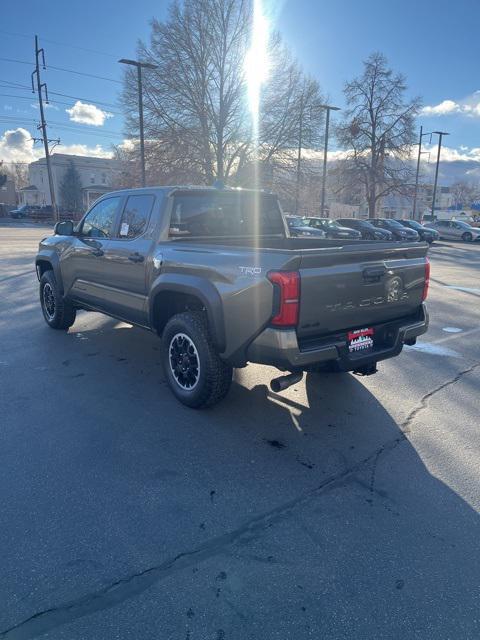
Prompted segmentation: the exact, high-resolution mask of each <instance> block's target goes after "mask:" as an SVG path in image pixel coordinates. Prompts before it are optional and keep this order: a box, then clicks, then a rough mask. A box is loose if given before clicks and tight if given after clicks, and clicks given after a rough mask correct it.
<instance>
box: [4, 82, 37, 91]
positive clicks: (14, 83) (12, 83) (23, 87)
mask: <svg viewBox="0 0 480 640" xmlns="http://www.w3.org/2000/svg"><path fill="white" fill-rule="evenodd" d="M0 82H1V83H2V84H6V85H10V86H12V87H15V88H17V87H18V88H19V89H28V91H31V90H32V87H29V86H28V85H27V84H19V83H18V82H12V81H11V80H0Z"/></svg>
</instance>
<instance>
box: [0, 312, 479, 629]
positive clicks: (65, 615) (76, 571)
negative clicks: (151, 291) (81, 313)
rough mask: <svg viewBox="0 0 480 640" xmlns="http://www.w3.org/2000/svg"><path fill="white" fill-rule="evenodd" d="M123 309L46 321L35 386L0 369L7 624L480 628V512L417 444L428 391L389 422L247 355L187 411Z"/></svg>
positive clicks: (351, 380) (319, 381) (355, 389)
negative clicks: (281, 389) (104, 315)
mask: <svg viewBox="0 0 480 640" xmlns="http://www.w3.org/2000/svg"><path fill="white" fill-rule="evenodd" d="M116 324H117V323H116V322H115V321H112V320H106V321H105V322H103V323H101V325H100V326H99V327H98V328H97V329H94V330H88V329H87V330H85V329H84V328H83V327H84V326H85V323H84V322H83V321H81V322H80V325H77V326H76V327H74V328H73V330H71V332H69V333H68V334H66V333H55V332H52V331H51V330H49V329H47V328H46V327H45V328H44V329H43V327H42V329H35V331H36V332H38V333H36V334H35V335H36V337H37V343H36V345H35V349H36V351H35V357H34V358H33V360H32V362H31V366H32V368H34V367H35V366H36V364H37V362H38V363H42V366H43V367H44V369H43V371H42V373H41V384H39V379H38V375H37V376H36V375H34V373H33V371H32V372H31V374H30V375H26V374H25V372H24V371H23V370H22V369H20V370H18V371H17V370H13V369H10V370H9V371H10V375H9V376H7V377H6V378H5V379H4V381H3V383H2V394H4V395H3V397H4V399H5V398H8V406H7V405H6V406H7V409H6V411H5V413H4V426H3V429H2V432H1V440H2V442H1V446H0V485H1V486H2V500H3V504H4V509H3V518H2V520H3V524H2V529H1V530H0V548H2V549H3V550H4V557H5V558H6V561H5V563H4V570H3V579H2V583H3V585H4V586H3V587H2V592H1V593H0V596H1V599H2V602H3V607H2V609H3V611H2V614H1V618H2V622H1V625H0V637H3V638H6V639H9V640H12V639H14V638H15V639H18V638H33V637H37V636H38V635H40V634H41V633H45V632H47V631H49V632H50V634H49V636H48V637H49V638H56V637H57V636H56V633H57V632H58V633H60V632H61V629H62V627H63V625H65V624H69V625H70V627H69V634H70V636H69V637H72V638H73V637H94V636H95V632H94V631H92V629H95V624H96V622H95V621H96V620H97V618H98V617H99V616H101V618H102V621H103V622H102V624H106V625H107V627H108V630H109V631H108V633H109V635H110V637H116V634H123V637H127V636H128V637H142V640H147V639H150V638H151V639H152V640H153V639H154V638H158V637H179V638H180V637H181V638H183V637H185V634H186V633H187V632H188V631H191V633H192V636H191V637H192V638H194V637H199V638H209V637H215V635H214V634H215V633H216V632H217V631H218V629H221V630H223V632H224V636H222V637H225V638H226V639H229V640H230V639H237V638H238V639H239V640H240V639H241V640H244V639H245V638H252V639H253V638H260V637H261V638H265V639H268V638H272V639H273V638H283V637H290V636H288V635H286V630H287V629H288V628H289V625H292V622H293V627H292V628H294V629H295V631H294V636H291V637H295V638H296V639H303V638H310V637H328V638H352V639H353V638H355V639H356V640H357V639H363V638H365V640H367V639H369V640H370V639H371V638H382V639H384V638H392V639H397V638H421V639H422V640H423V639H426V638H435V640H438V639H443V638H445V639H447V638H455V639H456V640H458V639H463V638H465V639H467V638H475V637H479V635H480V629H479V619H478V604H479V591H478V585H479V583H480V557H479V554H478V540H479V539H480V527H479V519H478V514H477V513H476V511H475V510H474V509H472V508H471V507H470V505H469V504H467V502H465V501H464V500H463V499H462V498H461V497H460V496H459V495H457V494H456V493H455V492H454V491H453V490H451V489H450V488H449V487H448V486H447V485H446V484H444V483H443V482H442V481H440V480H439V479H437V478H436V477H435V476H434V475H432V474H431V473H430V471H429V469H428V466H427V465H426V464H425V462H424V461H423V460H422V458H421V457H420V456H419V455H418V453H417V451H416V450H415V448H414V447H413V446H412V444H411V443H410V441H409V433H410V431H411V430H412V429H415V430H419V429H421V428H422V420H423V419H424V415H425V407H426V406H427V402H433V401H434V395H433V396H432V395H429V396H428V398H427V397H424V398H422V399H419V400H415V401H414V400H412V399H410V398H399V402H405V403H412V405H413V402H416V404H415V405H414V406H412V407H411V411H410V414H409V416H408V417H407V419H406V420H405V422H404V424H402V425H398V424H397V423H396V422H395V420H394V419H393V418H392V417H391V415H390V414H389V413H388V412H387V411H386V410H385V408H384V407H383V406H382V404H381V402H380V401H379V400H378V399H377V398H375V397H374V396H373V395H372V394H371V393H370V391H369V390H368V388H367V386H366V385H365V384H364V383H363V382H362V381H361V380H359V379H357V378H355V377H353V376H351V375H349V374H344V375H318V374H308V375H307V376H306V378H305V382H304V383H302V384H299V385H296V386H295V387H294V388H291V389H290V390H289V391H288V393H286V394H283V395H279V394H278V395H277V394H273V393H271V392H270V391H269V390H268V389H267V386H266V384H263V382H262V381H263V380H265V383H267V382H268V381H269V380H270V378H271V377H272V376H273V375H275V372H274V371H273V370H269V369H268V368H260V367H255V366H249V367H247V368H246V369H244V370H239V371H237V372H236V374H235V382H234V383H233V385H232V390H231V392H230V394H229V396H228V397H227V399H226V400H225V401H224V402H223V403H222V404H221V405H219V406H217V407H215V408H213V409H211V410H208V411H200V412H196V411H192V410H189V409H187V408H185V407H183V406H181V405H179V404H178V403H177V402H176V400H175V399H174V398H173V397H172V395H171V394H170V392H169V391H168V389H167V388H166V385H165V384H164V381H163V375H162V371H161V365H160V362H159V351H158V348H159V343H158V340H157V339H156V338H155V337H154V336H152V335H149V334H146V333H145V332H142V331H141V330H138V329H130V328H127V327H125V326H120V327H117V328H114V326H115V325H116ZM76 328H77V329H78V330H77V331H75V329H76ZM30 337H31V336H30ZM34 339H35V337H34ZM259 379H260V383H259ZM452 383H453V382H452ZM250 387H251V388H250ZM452 396H453V392H452ZM52 397H54V398H55V411H54V412H48V420H45V419H42V417H41V414H40V413H39V411H38V407H40V406H42V401H43V404H44V399H45V398H52ZM450 406H451V410H452V411H454V408H455V398H454V397H452V398H451V403H450ZM66 416H68V419H67V418H66ZM52 443H54V444H55V446H52ZM433 454H434V452H433V451H429V450H425V451H422V455H423V456H425V458H426V460H427V461H428V458H429V456H430V455H433ZM19 460H22V464H21V465H19V464H18V461H19ZM32 478H34V479H35V482H33V483H32V482H31V479H32ZM52 495H54V496H55V499H54V500H52ZM19 509H20V511H19ZM27 520H28V529H26V525H25V523H26V521H27ZM92 523H94V526H92ZM40 549H41V552H40ZM79 558H82V560H81V563H80V565H79V564H78V562H79V560H78V559H79ZM269 558H274V559H275V561H271V560H269ZM32 563H34V564H35V572H32V571H30V567H31V566H32ZM72 563H73V564H72ZM223 574H225V576H226V577H225V579H224V584H223V583H222V589H223V591H222V593H221V594H219V595H217V593H218V575H223ZM222 580H223V578H222ZM46 585H48V586H46ZM299 585H300V587H301V588H300V587H299ZM172 594H176V595H172ZM227 595H228V598H229V599H230V601H234V603H235V610H236V613H232V607H231V606H229V604H228V598H227ZM187 609H188V610H190V609H191V610H193V611H202V612H204V613H203V615H202V616H197V617H196V618H195V619H193V617H189V618H188V619H187V618H186V617H185V611H186V610H187ZM166 611H167V612H168V615H166V614H165V612H166ZM239 612H240V613H239ZM89 624H93V625H94V626H93V627H89ZM77 625H78V627H77ZM8 629H11V630H10V631H7V630H8ZM2 632H3V635H2ZM59 637H60V636H59ZM62 637H64V636H62ZM187 637H188V636H187Z"/></svg>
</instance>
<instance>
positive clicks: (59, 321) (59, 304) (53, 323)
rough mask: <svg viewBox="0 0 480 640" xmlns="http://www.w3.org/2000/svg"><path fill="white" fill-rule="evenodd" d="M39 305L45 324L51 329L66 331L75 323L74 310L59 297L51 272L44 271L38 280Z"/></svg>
mask: <svg viewBox="0 0 480 640" xmlns="http://www.w3.org/2000/svg"><path fill="white" fill-rule="evenodd" d="M40 305H41V307H42V312H43V317H44V318H45V322H46V323H47V324H48V326H49V327H51V328H52V329H63V330H64V331H66V330H67V329H69V328H70V327H71V326H72V324H73V323H74V322H75V316H76V311H75V308H74V307H73V306H72V304H71V303H70V302H68V301H66V300H64V298H63V296H62V295H61V293H60V291H59V289H58V284H57V281H56V279H55V276H54V275H53V271H45V273H44V274H43V276H42V277H41V278H40Z"/></svg>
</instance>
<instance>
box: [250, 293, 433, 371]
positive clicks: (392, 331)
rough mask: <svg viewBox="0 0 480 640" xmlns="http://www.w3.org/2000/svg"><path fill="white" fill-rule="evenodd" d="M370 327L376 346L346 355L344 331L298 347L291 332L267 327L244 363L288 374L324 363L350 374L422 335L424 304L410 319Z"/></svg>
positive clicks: (425, 316) (425, 323)
mask: <svg viewBox="0 0 480 640" xmlns="http://www.w3.org/2000/svg"><path fill="white" fill-rule="evenodd" d="M373 326H374V328H375V335H376V336H377V338H376V344H375V346H374V348H373V350H372V351H369V352H368V353H349V351H348V347H347V340H346V332H343V333H338V334H335V335H332V336H327V337H322V338H319V339H318V340H310V341H309V342H308V343H303V344H299V342H298V339H297V334H296V332H295V330H294V329H284V330H280V329H273V328H267V329H265V330H264V331H262V333H261V334H260V335H259V336H258V337H257V338H256V339H255V340H254V341H253V342H252V343H251V344H250V346H249V347H248V349H247V360H249V361H250V362H256V363H258V364H267V365H273V366H275V367H278V368H279V369H284V370H289V371H291V370H298V369H305V368H308V367H310V366H312V365H316V364H324V363H327V362H330V363H332V365H334V367H335V368H336V369H337V370H340V371H353V370H354V369H359V368H360V367H364V366H365V365H368V364H371V363H373V362H378V361H380V360H386V359H387V358H393V357H394V356H397V355H398V354H399V353H400V352H401V351H402V349H403V345H404V344H405V342H409V341H413V340H414V339H415V338H416V337H417V336H420V335H422V334H423V333H426V331H427V330H428V312H427V308H426V305H425V303H424V304H422V306H421V307H420V309H419V311H418V314H416V316H414V317H413V316H412V317H410V318H403V319H401V320H395V321H390V322H385V323H382V324H380V325H373Z"/></svg>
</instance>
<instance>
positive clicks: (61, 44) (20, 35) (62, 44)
mask: <svg viewBox="0 0 480 640" xmlns="http://www.w3.org/2000/svg"><path fill="white" fill-rule="evenodd" d="M0 33H3V34H5V35H7V36H12V37H14V38H27V39H28V40H30V39H31V37H32V36H31V35H27V34H26V33H14V32H12V31H5V30H4V29H0ZM41 38H42V42H50V44H54V45H57V46H59V47H67V48H68V49H79V50H80V51H88V52H89V53H95V54H97V55H100V56H108V57H109V58H115V59H117V58H118V57H119V56H118V55H114V54H113V53H107V52H106V51H98V49H87V48H86V47H80V46H78V45H75V44H70V43H66V42H58V41H57V40H50V39H49V38H44V37H43V36H41Z"/></svg>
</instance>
